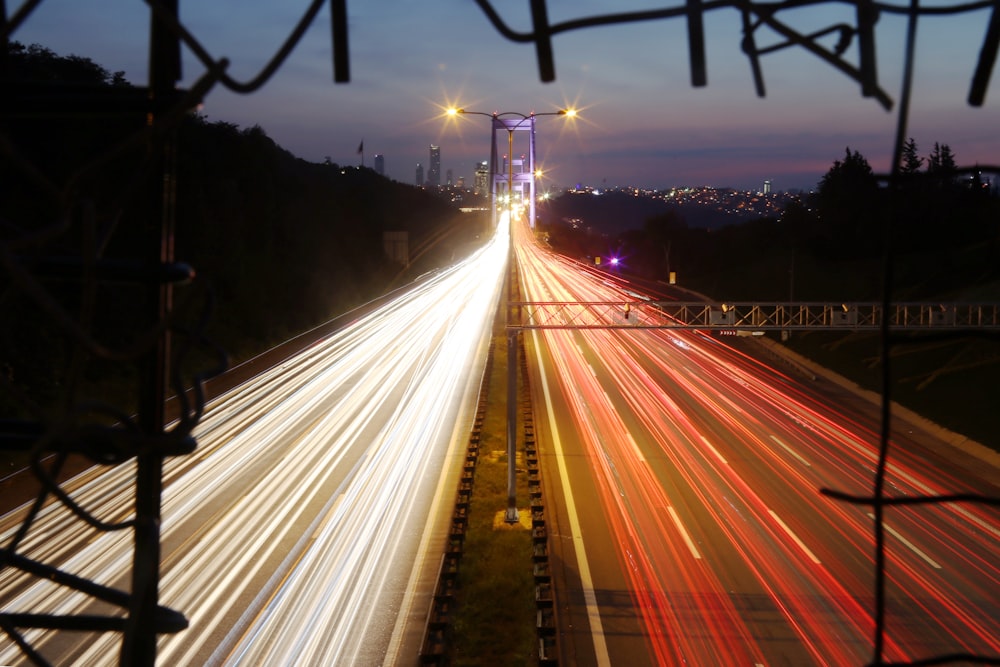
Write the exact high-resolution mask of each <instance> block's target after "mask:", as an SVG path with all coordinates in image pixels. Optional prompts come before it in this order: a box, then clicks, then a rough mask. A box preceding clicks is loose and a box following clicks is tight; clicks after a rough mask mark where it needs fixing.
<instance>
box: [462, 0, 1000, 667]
mask: <svg viewBox="0 0 1000 667" xmlns="http://www.w3.org/2000/svg"><path fill="white" fill-rule="evenodd" d="M476 4H477V5H479V7H480V8H481V9H482V11H483V13H484V14H485V15H486V17H487V19H488V20H489V21H490V22H491V23H492V24H493V26H494V27H495V28H496V30H497V31H498V32H499V33H500V34H501V35H503V36H504V37H507V38H508V39H510V40H511V41H514V42H535V44H536V51H537V57H538V66H539V72H540V78H541V80H542V81H543V82H550V81H553V80H555V64H554V59H553V56H552V50H551V39H552V37H553V36H554V35H556V34H559V33H562V32H568V31H571V30H577V29H582V28H588V27H596V26H604V25H612V24H620V23H627V22H633V21H650V20H660V19H668V18H678V17H685V16H686V17H687V18H688V28H689V31H688V37H689V45H690V58H691V70H692V85H696V86H697V85H704V84H705V81H706V77H705V72H704V56H703V53H702V47H701V43H700V31H701V23H700V18H701V14H702V13H703V12H706V11H711V10H715V9H722V8H737V9H739V10H740V11H741V14H742V22H743V32H744V39H743V42H742V48H743V51H744V53H745V54H746V55H747V57H748V58H749V59H750V65H751V72H752V75H753V79H754V84H755V88H756V91H757V94H758V95H759V96H764V94H765V88H764V82H763V74H762V70H761V67H760V60H759V57H760V56H761V55H765V54H767V53H772V52H775V51H778V50H780V49H783V48H786V47H788V46H793V45H795V46H800V47H802V48H804V49H805V50H807V51H808V52H810V53H812V54H813V55H816V56H817V57H819V58H820V59H822V60H823V61H824V62H826V63H828V64H829V65H831V66H833V67H834V68H836V69H838V70H840V71H842V72H843V73H845V74H846V75H848V76H849V77H851V78H853V79H855V80H856V81H858V82H859V83H860V84H861V91H862V95H863V96H865V97H873V98H875V99H876V100H877V101H878V102H879V103H880V104H881V105H882V106H883V107H885V108H887V109H888V108H891V106H892V100H891V98H890V97H889V96H888V95H887V94H886V93H885V92H884V91H882V90H881V88H880V87H879V86H878V82H877V69H876V63H875V32H874V26H875V23H876V21H877V20H878V15H879V12H883V11H884V12H887V13H895V14H904V15H906V16H907V18H908V20H907V31H906V51H905V57H904V73H903V82H902V89H901V95H900V108H899V110H898V112H897V123H896V137H895V143H894V148H893V155H892V171H891V174H890V177H889V192H890V196H891V197H894V198H895V197H898V189H899V183H900V164H901V157H902V153H903V145H904V143H905V140H906V132H907V124H908V119H909V107H910V99H911V91H912V81H913V70H914V63H915V54H916V35H917V23H918V20H919V17H920V16H922V15H946V14H957V13H963V12H968V11H973V10H978V9H986V8H989V7H992V8H993V13H992V15H991V20H990V23H989V26H988V27H987V32H986V36H985V38H984V40H983V46H982V49H981V52H980V58H979V62H978V64H977V67H976V70H975V73H974V76H973V80H972V84H971V86H970V92H969V98H968V101H969V104H971V105H973V106H979V105H981V104H982V102H983V100H984V99H985V91H986V87H987V85H988V80H989V77H990V74H991V72H992V67H993V64H994V62H995V60H996V56H997V50H998V45H1000V0H983V1H981V2H967V3H960V4H955V5H949V6H933V7H921V6H920V2H919V0H910V3H909V5H907V6H902V5H894V4H889V3H882V2H873V1H872V0H855V1H854V2H852V3H846V4H853V5H854V6H855V8H856V12H857V13H856V16H857V22H858V25H857V26H856V27H852V26H848V25H846V24H836V25H834V26H830V27H827V28H824V29H822V30H820V31H818V32H814V33H811V34H808V35H803V34H801V33H799V32H798V31H796V30H793V29H792V28H789V27H788V26H786V25H785V24H784V23H782V22H780V21H778V20H777V19H776V18H775V15H776V14H777V13H778V12H779V11H780V10H785V9H790V8H802V7H807V6H812V5H817V4H827V3H826V0H790V1H788V2H780V3H754V2H750V1H748V0H733V1H727V0H716V1H714V2H713V1H707V2H699V1H698V0H688V2H687V4H686V6H676V7H672V8H663V9H658V10H644V11H634V12H620V13H611V14H603V15H599V16H588V17H585V18H581V19H575V20H571V21H565V22H561V23H549V22H548V19H547V12H546V11H545V8H544V5H545V0H533V2H532V24H533V25H532V31H531V32H518V31H515V30H513V29H512V28H510V27H509V26H508V25H507V24H506V23H505V22H504V20H503V19H502V18H501V16H500V14H499V12H497V10H496V9H495V8H494V7H493V5H492V3H491V2H489V0H476ZM539 5H541V6H539ZM760 26H767V27H768V28H770V29H771V30H773V31H774V32H776V33H777V34H779V35H780V36H782V37H783V38H784V39H785V40H786V41H784V42H780V43H777V44H773V45H770V46H765V47H758V45H757V44H756V41H755V39H754V33H755V31H756V30H757V28H758V27H760ZM833 33H839V40H838V42H837V43H836V45H835V46H834V49H833V51H832V52H830V51H828V50H827V49H826V48H825V47H823V46H821V45H820V44H819V43H818V42H817V40H818V39H819V38H820V37H823V36H826V35H828V34H833ZM854 37H857V39H858V51H859V64H858V66H854V65H852V64H851V63H848V62H847V61H845V60H843V59H842V58H841V57H840V56H841V55H843V54H844V53H845V52H846V50H847V48H848V47H849V46H850V43H851V41H852V40H853V38H854ZM896 215H898V202H896V203H894V205H893V207H892V212H891V213H890V215H889V216H888V220H887V223H886V228H885V239H886V244H885V246H886V247H885V256H884V262H883V286H882V312H883V313H888V312H889V308H890V305H891V303H892V283H893V249H892V244H891V242H890V241H891V239H892V230H893V228H894V224H895V217H896ZM879 338H880V344H879V347H880V352H879V354H880V358H881V377H880V385H881V406H880V420H881V423H880V429H879V442H878V464H877V466H876V472H875V477H874V480H873V492H872V496H871V497H859V496H853V495H848V494H844V493H840V492H837V491H832V490H829V489H821V490H820V491H821V493H823V494H826V495H828V496H831V497H833V498H836V499H839V500H842V501H846V502H850V503H855V504H865V505H871V506H872V507H873V509H874V514H875V521H874V540H875V582H874V587H875V634H874V644H873V654H874V655H873V663H872V664H873V665H879V666H884V665H889V664H893V665H895V664H900V665H902V664H905V665H936V664H945V663H948V662H954V661H959V660H962V661H967V662H974V663H981V664H1000V659H993V658H987V657H983V656H975V655H971V654H965V653H962V654H948V655H942V656H937V657H934V658H930V659H925V660H918V661H911V662H907V663H887V662H885V661H884V660H883V653H884V643H885V639H884V638H885V587H886V580H885V566H886V562H885V556H886V554H885V550H886V545H885V524H884V509H885V507H886V506H888V505H903V504H931V503H934V504H939V503H943V502H976V503H984V504H988V505H996V506H1000V499H997V498H991V497H988V496H982V495H979V494H942V495H937V496H923V497H911V498H906V499H887V498H885V496H884V492H885V476H886V471H887V465H888V458H889V444H890V438H891V412H892V410H891V403H892V395H891V373H890V368H891V364H890V348H891V346H892V344H893V342H894V338H893V336H891V333H890V322H889V318H888V317H886V316H884V317H883V318H882V321H881V324H880V333H879Z"/></svg>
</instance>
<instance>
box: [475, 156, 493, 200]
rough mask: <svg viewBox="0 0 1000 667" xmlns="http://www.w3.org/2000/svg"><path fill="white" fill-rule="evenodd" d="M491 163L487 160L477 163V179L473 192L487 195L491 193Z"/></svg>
mask: <svg viewBox="0 0 1000 667" xmlns="http://www.w3.org/2000/svg"><path fill="white" fill-rule="evenodd" d="M489 180H490V163H489V162H487V161H486V160H483V161H482V162H477V163H476V181H475V185H474V186H473V188H472V189H473V192H475V193H476V194H477V195H483V196H486V195H488V194H490V186H489Z"/></svg>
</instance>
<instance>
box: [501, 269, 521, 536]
mask: <svg viewBox="0 0 1000 667" xmlns="http://www.w3.org/2000/svg"><path fill="white" fill-rule="evenodd" d="M511 259H513V252H512V253H511ZM509 271H510V274H511V275H510V278H509V280H510V283H511V284H513V282H514V276H513V274H514V271H515V268H514V265H513V264H511V265H510V266H509ZM507 294H508V297H507V298H508V306H507V324H508V325H510V324H513V323H512V322H511V319H512V315H513V313H512V312H511V306H510V304H509V301H510V298H511V295H510V291H509V290H508V292H507ZM518 519H519V517H518V513H517V331H516V330H512V329H508V330H507V513H506V515H505V516H504V520H505V521H506V522H507V523H517V522H518Z"/></svg>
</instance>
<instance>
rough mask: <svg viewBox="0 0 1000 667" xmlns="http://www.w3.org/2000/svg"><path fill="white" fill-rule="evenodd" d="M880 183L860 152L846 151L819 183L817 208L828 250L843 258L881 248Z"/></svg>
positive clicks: (869, 252)
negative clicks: (842, 157)
mask: <svg viewBox="0 0 1000 667" xmlns="http://www.w3.org/2000/svg"><path fill="white" fill-rule="evenodd" d="M879 199H880V198H879V188H878V181H877V180H876V178H875V174H874V172H873V171H872V168H871V165H869V164H868V160H866V159H865V157H864V156H863V155H861V153H859V152H858V151H853V152H852V151H851V149H850V147H848V148H846V149H845V153H844V159H843V161H841V160H836V161H834V163H833V166H832V167H831V168H830V171H828V172H827V173H826V174H825V175H824V176H823V179H822V180H821V181H820V183H819V191H818V193H817V205H818V209H819V217H820V225H821V230H822V233H823V236H824V237H825V240H826V242H827V243H828V248H827V250H828V251H829V252H832V253H837V254H839V255H841V256H848V257H851V256H864V255H869V254H871V253H872V252H873V251H877V250H878V249H879V248H880V247H881V241H882V233H881V231H882V230H881V228H880V225H879V217H878V215H877V212H878V209H879V207H880V206H879V204H880V202H879Z"/></svg>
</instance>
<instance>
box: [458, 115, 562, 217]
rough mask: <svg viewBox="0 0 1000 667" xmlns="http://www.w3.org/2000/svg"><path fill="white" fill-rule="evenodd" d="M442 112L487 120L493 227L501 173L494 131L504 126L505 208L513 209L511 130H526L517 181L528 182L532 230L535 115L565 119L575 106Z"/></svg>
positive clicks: (512, 143) (534, 177)
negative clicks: (524, 152)
mask: <svg viewBox="0 0 1000 667" xmlns="http://www.w3.org/2000/svg"><path fill="white" fill-rule="evenodd" d="M446 114H447V115H448V116H451V117H457V116H458V115H459V114H463V115H464V114H472V115H475V116H486V117H488V118H490V120H491V130H492V134H491V142H490V174H491V176H490V178H491V181H492V182H491V183H490V191H491V204H492V206H493V226H494V227H496V216H497V209H498V205H497V203H498V202H497V183H498V182H499V179H498V177H499V176H500V175H501V171H500V168H499V160H498V159H497V136H496V134H497V130H498V129H501V128H502V129H504V130H506V131H507V202H508V204H507V207H508V210H511V211H512V209H513V201H514V199H513V194H514V133H515V132H517V131H519V130H527V131H528V132H529V139H528V165H527V169H525V165H523V164H522V165H521V171H520V174H519V178H518V180H520V181H525V182H527V183H528V187H529V194H530V197H529V202H530V203H529V218H528V220H529V224H530V226H531V228H532V229H534V227H535V180H536V169H535V118H537V117H538V116H565V117H567V118H574V117H576V115H577V111H576V109H560V110H559V111H546V112H541V113H536V112H534V111H532V112H531V113H529V114H523V113H519V112H517V111H504V112H497V111H494V112H493V113H486V112H485V111H468V110H466V109H461V108H456V107H451V108H449V109H447V111H446ZM521 194H522V200H523V196H524V191H523V189H522V191H521Z"/></svg>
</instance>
